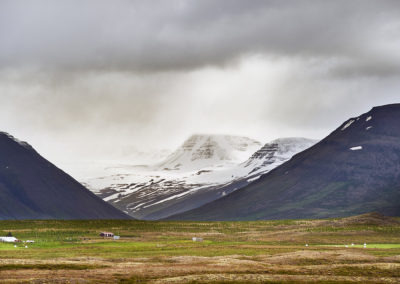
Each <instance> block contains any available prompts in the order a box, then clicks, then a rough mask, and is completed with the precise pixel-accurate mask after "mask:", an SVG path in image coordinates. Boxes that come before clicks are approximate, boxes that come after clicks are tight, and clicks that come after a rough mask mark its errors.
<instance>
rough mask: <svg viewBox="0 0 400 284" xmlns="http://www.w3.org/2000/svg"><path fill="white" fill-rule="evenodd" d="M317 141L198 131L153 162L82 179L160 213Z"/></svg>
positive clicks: (127, 203) (137, 211) (127, 205)
mask: <svg viewBox="0 0 400 284" xmlns="http://www.w3.org/2000/svg"><path fill="white" fill-rule="evenodd" d="M315 142H316V141H314V140H309V139H305V138H283V139H277V140H274V141H272V142H271V143H267V144H266V145H265V146H263V147H262V148H261V149H260V147H261V144H260V143H259V142H257V141H255V140H252V139H249V138H246V137H235V136H221V135H194V136H192V137H190V138H189V139H188V140H187V141H186V142H185V143H184V144H183V145H182V146H181V147H180V148H178V149H177V150H176V151H175V152H174V153H172V154H171V155H170V156H169V157H167V158H166V159H165V160H164V161H163V162H161V163H159V164H156V165H155V166H147V167H144V166H141V167H138V166H116V167H109V168H107V171H106V174H105V175H103V176H101V177H98V178H94V179H93V178H91V179H87V180H84V183H85V184H86V185H87V186H88V187H89V188H91V189H92V190H93V191H95V192H97V194H98V195H99V196H100V197H102V198H103V199H104V200H106V201H108V202H110V203H112V204H113V205H115V206H116V207H118V208H120V209H122V210H124V211H125V212H127V213H129V214H130V215H132V216H134V217H136V218H142V219H158V218H163V217H167V216H169V215H172V214H176V213H178V212H183V211H186V210H190V209H192V208H196V207H198V206H200V205H202V204H205V203H207V202H211V201H213V200H215V199H218V198H220V197H221V196H223V195H226V194H229V193H230V192H232V191H234V190H236V189H238V188H240V187H242V186H243V185H246V184H248V183H249V182H251V181H253V180H255V179H256V178H257V177H258V176H260V175H261V174H264V173H266V172H268V171H269V170H271V169H273V168H275V167H276V166H278V165H280V164H281V163H283V162H285V161H287V160H288V159H290V157H292V156H293V155H294V154H296V153H298V152H300V151H302V150H304V149H306V148H308V147H310V146H312V145H313V144H314V143H315ZM257 149H259V150H258V151H256V150H257ZM248 157H250V158H248Z"/></svg>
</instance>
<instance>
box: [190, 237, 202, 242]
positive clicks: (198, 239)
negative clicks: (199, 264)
mask: <svg viewBox="0 0 400 284" xmlns="http://www.w3.org/2000/svg"><path fill="white" fill-rule="evenodd" d="M192 240H193V241H194V242H202V241H203V238H198V237H193V238H192Z"/></svg>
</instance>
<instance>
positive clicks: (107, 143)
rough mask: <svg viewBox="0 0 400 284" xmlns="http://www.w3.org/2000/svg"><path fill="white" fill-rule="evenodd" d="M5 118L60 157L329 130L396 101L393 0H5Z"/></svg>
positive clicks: (397, 35)
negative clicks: (202, 136)
mask: <svg viewBox="0 0 400 284" xmlns="http://www.w3.org/2000/svg"><path fill="white" fill-rule="evenodd" d="M0 42H1V44H0V99H1V103H0V130H2V131H7V132H9V133H11V134H13V135H14V136H16V137H18V138H20V139H23V140H27V141H29V142H30V143H31V144H32V145H33V146H34V147H35V148H36V149H37V150H38V151H39V152H40V153H41V154H43V155H44V156H45V157H46V158H48V159H50V160H51V161H54V162H55V163H56V164H57V163H60V162H64V161H74V160H79V159H113V158H115V157H118V156H121V155H124V154H129V152H130V151H134V150H135V151H136V150H140V151H155V150H160V149H173V148H175V147H176V146H178V145H180V144H181V143H182V142H183V141H184V140H185V139H186V138H187V137H188V136H190V135H191V134H193V133H216V134H219V133H221V134H232V135H244V136H249V137H252V138H255V139H258V140H260V141H261V142H267V141H270V140H272V139H275V138H278V137H286V136H303V137H309V138H317V139H318V138H323V137H324V136H326V135H327V134H329V133H330V132H331V131H332V130H333V129H334V128H335V127H337V125H340V124H341V123H342V122H343V121H344V120H346V119H347V118H349V117H351V116H353V115H355V114H358V113H363V112H366V111H368V110H369V109H370V108H371V107H372V106H375V105H382V104H388V103H395V102H399V98H400V80H399V79H400V53H399V50H400V2H399V1H329V2H328V1H257V0H254V1H215V0H212V1H211V0H210V1H207V0H206V1H172V0H171V1H84V3H83V2H82V1H45V0H43V1H40V0H39V1H18V0H16V1H15V0H14V1H7V0H0Z"/></svg>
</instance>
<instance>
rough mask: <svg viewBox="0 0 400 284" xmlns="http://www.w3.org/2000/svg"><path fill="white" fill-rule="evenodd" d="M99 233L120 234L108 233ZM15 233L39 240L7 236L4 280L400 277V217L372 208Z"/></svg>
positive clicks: (36, 226)
mask: <svg viewBox="0 0 400 284" xmlns="http://www.w3.org/2000/svg"><path fill="white" fill-rule="evenodd" d="M102 231H107V232H113V233H114V234H116V235H120V236H121V238H120V239H119V240H113V239H108V238H102V237H100V236H99V233H100V232H102ZM9 232H11V233H12V235H13V236H15V237H17V238H18V239H20V240H24V241H26V240H34V241H35V243H27V244H24V243H18V244H17V247H14V244H10V243H0V283H32V282H33V283H317V282H318V283H400V218H390V217H383V216H381V215H379V214H374V213H372V214H365V215H361V216H355V217H349V218H343V219H329V220H284V221H251V222H172V221H171V222H170V221H168V222H161V221H160V222H158V221H157V222H149V221H104V220H100V221H0V236H5V235H7V234H8V233H9ZM193 237H198V238H203V241H202V242H194V241H193V240H192V238H193ZM364 243H366V244H367V245H366V247H365V248H364ZM25 246H27V247H25Z"/></svg>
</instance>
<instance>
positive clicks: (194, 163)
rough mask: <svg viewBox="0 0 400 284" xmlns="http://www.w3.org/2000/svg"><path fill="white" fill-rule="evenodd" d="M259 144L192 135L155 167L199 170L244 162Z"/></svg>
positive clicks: (236, 137) (254, 141)
mask: <svg viewBox="0 0 400 284" xmlns="http://www.w3.org/2000/svg"><path fill="white" fill-rule="evenodd" d="M260 147H261V143H260V142H258V141H256V140H253V139H250V138H247V137H239V136H228V135H193V136H191V137H190V138H189V139H187V140H186V141H185V143H183V145H182V146H181V147H179V148H178V149H177V150H176V151H175V152H174V153H172V154H171V155H170V156H169V157H168V158H167V159H165V160H164V161H163V162H161V163H160V164H158V165H157V167H158V168H159V169H164V170H184V171H188V170H189V171H190V170H199V169H202V168H205V167H218V166H226V165H227V164H237V163H238V162H242V161H245V160H246V159H247V158H248V157H249V156H248V155H249V153H253V152H255V151H257V150H258V149H259V148H260Z"/></svg>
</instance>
